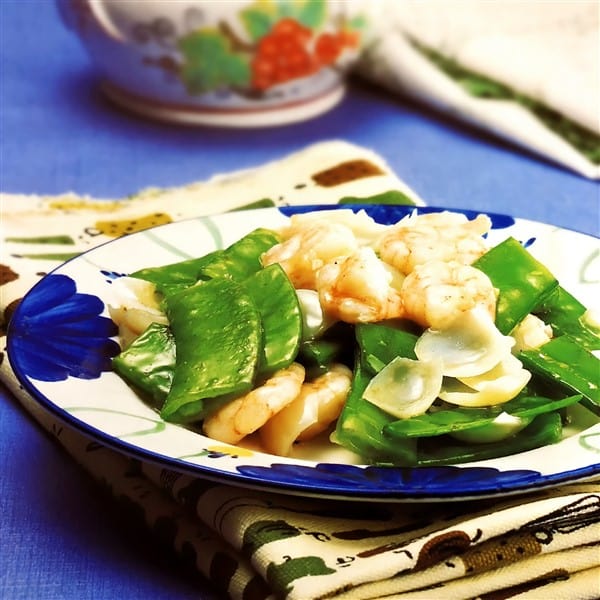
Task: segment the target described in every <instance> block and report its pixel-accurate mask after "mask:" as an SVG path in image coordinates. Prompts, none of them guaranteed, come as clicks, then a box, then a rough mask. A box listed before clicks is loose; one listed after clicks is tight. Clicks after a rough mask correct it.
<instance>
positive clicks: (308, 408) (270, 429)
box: [259, 364, 352, 456]
mask: <svg viewBox="0 0 600 600" xmlns="http://www.w3.org/2000/svg"><path fill="white" fill-rule="evenodd" d="M351 382H352V371H351V370H350V369H349V368H348V367H346V366H344V365H342V364H335V365H333V366H332V367H331V369H330V370H329V371H328V372H327V373H324V374H323V375H321V376H320V377H317V378H316V379H315V380H313V381H310V382H306V383H304V384H302V390H301V392H300V394H299V395H298V397H297V398H296V399H295V400H294V401H293V402H291V403H290V404H288V405H287V406H286V407H285V408H283V409H282V410H280V411H279V412H278V413H277V414H276V415H275V416H274V417H273V418H272V419H270V420H269V421H267V422H266V423H265V424H264V425H263V426H262V427H261V429H260V431H259V434H260V439H261V442H262V444H263V447H264V448H265V450H267V452H270V453H271V454H276V455H278V456H287V455H288V454H289V452H290V449H291V447H292V444H293V443H294V442H295V441H308V440H311V439H312V438H314V437H315V436H317V435H318V434H319V433H322V432H323V431H325V430H326V429H327V428H328V427H329V426H330V425H331V423H333V422H334V421H335V420H336V419H337V418H338V417H339V415H340V413H341V412H342V408H343V406H344V403H345V402H346V398H347V397H348V393H349V391H350V384H351Z"/></svg>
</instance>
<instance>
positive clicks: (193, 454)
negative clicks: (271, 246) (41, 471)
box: [8, 206, 600, 501]
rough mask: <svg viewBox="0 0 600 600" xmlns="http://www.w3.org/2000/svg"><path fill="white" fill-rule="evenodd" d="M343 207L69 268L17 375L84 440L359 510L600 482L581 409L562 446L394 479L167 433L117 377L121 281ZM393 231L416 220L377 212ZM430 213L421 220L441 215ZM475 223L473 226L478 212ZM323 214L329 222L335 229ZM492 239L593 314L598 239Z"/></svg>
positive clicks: (532, 235) (21, 315)
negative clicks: (110, 313)
mask: <svg viewBox="0 0 600 600" xmlns="http://www.w3.org/2000/svg"><path fill="white" fill-rule="evenodd" d="M316 208H318V209H319V210H323V211H328V210H336V208H333V207H331V206H327V207H325V206H323V207H294V208H291V207H289V208H285V209H277V208H267V209H259V210H254V211H242V212H233V213H228V214H224V215H218V216H211V217H202V218H197V219H192V220H188V221H183V222H179V223H172V224H169V225H164V226H161V227H157V228H154V229H149V230H146V231H142V232H140V233H136V234H133V235H129V236H126V237H123V238H120V239H118V240H115V241H113V242H110V243H108V244H105V245H103V246H100V247H98V248H95V249H94V250H91V251H89V252H87V253H85V254H82V255H81V256H79V257H77V258H75V259H73V260H71V261H69V262H67V263H65V264H64V265H62V266H61V267H59V268H58V269H56V270H55V271H54V272H53V273H51V274H50V275H48V276H47V277H45V278H44V279H43V280H42V281H40V283H39V284H38V285H36V286H35V287H34V288H33V289H32V290H31V291H30V292H29V294H28V295H27V296H26V298H25V299H24V300H23V301H22V302H21V304H20V306H19V308H18V310H17V311H16V313H15V315H14V317H13V319H12V321H11V326H10V330H9V336H8V353H9V357H10V361H11V364H12V366H13V369H14V371H15V373H16V375H17V377H18V378H19V380H20V381H21V383H22V384H23V385H24V386H25V388H26V389H27V390H28V391H29V392H30V393H31V394H32V395H33V396H34V398H35V399H36V400H37V401H38V402H39V403H40V404H41V405H42V406H43V407H45V408H46V409H47V410H49V411H51V412H53V413H55V414H56V415H57V416H59V417H60V418H61V419H62V420H64V421H66V422H67V423H69V424H70V425H71V426H72V427H74V428H76V429H77V430H79V431H80V432H81V433H83V434H85V435H87V436H90V437H92V438H95V439H96V440H97V441H99V442H101V443H103V444H105V445H107V446H110V447H113V448H116V449H117V450H120V451H122V452H124V453H127V454H129V455H132V456H135V457H138V458H140V459H141V460H147V461H152V462H155V463H160V464H162V465H164V466H167V467H169V468H172V469H174V470H178V471H182V472H186V473H188V474H192V475H196V476H201V477H206V478H210V479H214V480H218V481H222V482H229V483H234V484H237V485H243V486H249V487H255V488H260V489H268V490H271V491H279V492H285V493H294V494H302V495H312V496H319V497H328V498H351V499H354V500H370V501H374V500H392V499H393V500H414V499H427V500H442V499H446V500H447V499H453V500H458V499H467V498H474V497H486V496H498V495H504V494H514V493H520V492H524V491H531V490H534V489H541V488H545V487H552V486H555V485H559V484H564V483H568V482H574V481H581V480H587V479H590V478H592V477H597V476H599V475H600V424H599V423H598V422H597V421H598V419H597V418H596V417H595V416H594V415H593V414H592V413H591V412H589V411H587V410H585V409H583V408H581V409H580V411H579V412H578V413H576V414H575V420H574V423H573V424H572V425H571V426H570V428H569V429H568V430H567V431H566V432H565V434H566V435H565V438H564V439H563V441H561V442H559V443H558V444H554V445H551V446H546V447H543V448H539V449H536V450H532V451H529V452H524V453H521V454H516V455H512V456H507V457H504V458H498V459H494V460H488V461H482V462H478V463H468V464H463V465H460V466H446V467H426V468H392V467H377V466H369V465H363V464H356V461H355V459H354V460H352V459H350V455H349V454H347V453H346V452H345V451H343V450H341V449H337V448H336V447H334V446H331V447H330V446H329V445H328V444H323V445H320V446H315V447H313V448H309V449H308V450H305V451H304V454H302V455H300V454H299V455H296V456H292V457H287V458H281V457H276V456H272V455H268V454H264V453H261V452H259V451H255V450H252V449H248V448H239V447H233V446H227V445H224V444H222V443H220V442H215V441H214V440H212V439H209V438H207V437H205V436H203V435H201V434H199V433H198V432H196V431H193V430H191V429H186V428H184V427H182V426H178V425H173V424H170V423H166V422H164V421H162V420H161V419H160V417H159V416H158V415H157V413H156V411H154V410H153V409H152V408H150V407H149V406H148V405H147V404H145V403H144V402H143V401H142V400H141V399H140V398H139V397H138V395H136V394H135V393H134V392H133V391H132V390H131V389H130V388H129V387H128V386H127V385H126V384H125V382H124V381H123V380H122V379H121V378H120V377H119V376H117V375H116V374H115V373H114V372H112V371H111V369H110V357H111V356H112V355H113V354H114V353H115V350H116V342H115V341H114V339H111V336H113V335H114V329H113V326H112V322H111V321H110V320H109V319H108V318H107V310H106V304H107V302H108V300H109V298H110V297H111V284H112V281H114V279H115V278H116V277H119V276H121V275H125V274H128V273H131V272H133V271H135V270H137V269H140V268H143V267H148V266H158V265H162V264H168V263H172V262H176V261H178V260H184V259H186V258H191V257H195V256H201V255H203V254H205V253H207V252H209V251H211V250H214V249H216V248H222V247H225V246H227V245H229V244H230V243H232V242H234V241H235V240H237V239H239V238H240V237H241V236H242V235H244V234H245V233H247V232H249V231H250V230H252V229H254V228H256V227H273V228H275V227H279V226H281V225H283V224H284V223H285V221H286V219H287V217H286V215H289V214H291V213H293V212H301V211H306V210H309V209H311V210H312V209H316ZM366 208H367V211H368V212H369V213H370V214H371V215H372V216H373V217H374V218H375V219H376V220H378V221H380V222H382V223H391V222H396V221H397V220H399V219H400V218H402V217H403V216H404V215H406V214H408V213H409V212H411V211H413V210H415V209H414V207H406V206H371V207H366ZM439 210H442V209H439V208H432V207H428V208H419V209H418V211H419V212H428V211H439ZM457 212H465V214H467V215H468V216H469V217H470V218H472V217H473V216H474V214H475V213H473V212H472V211H457ZM327 214H328V213H327V212H323V218H327ZM490 217H491V218H492V221H493V229H492V231H491V232H490V235H489V238H490V241H491V243H493V244H495V243H497V242H499V241H501V240H502V239H504V238H506V237H507V236H509V235H510V236H513V237H515V238H516V239H518V240H519V241H521V242H522V243H524V244H526V245H527V247H528V249H529V250H530V251H531V253H532V254H534V255H535V256H536V257H537V258H538V259H540V260H542V261H543V262H544V264H546V266H548V267H549V268H550V270H551V271H553V273H554V274H555V275H556V276H557V277H558V279H559V281H560V282H561V284H562V285H563V287H565V288H566V289H567V290H569V291H570V292H571V293H572V294H574V295H575V296H576V297H577V298H578V299H579V300H581V301H582V302H583V303H585V304H586V305H588V306H591V305H592V303H593V302H597V300H596V299H595V297H594V296H595V292H597V291H598V290H597V282H598V267H599V262H600V259H599V252H598V249H599V242H598V239H596V238H593V237H590V236H586V235H583V234H579V233H576V232H573V231H569V230H564V229H560V228H557V227H551V226H548V225H544V224H541V223H537V222H531V221H525V220H519V219H513V218H512V217H509V216H505V215H494V214H491V215H490Z"/></svg>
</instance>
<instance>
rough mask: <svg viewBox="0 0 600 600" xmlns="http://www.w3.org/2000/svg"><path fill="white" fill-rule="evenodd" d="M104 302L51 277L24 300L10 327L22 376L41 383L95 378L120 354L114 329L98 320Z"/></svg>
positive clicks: (69, 282)
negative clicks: (73, 378) (77, 378)
mask: <svg viewBox="0 0 600 600" xmlns="http://www.w3.org/2000/svg"><path fill="white" fill-rule="evenodd" d="M103 310H104V303H103V302H102V301H101V300H100V298H98V297H97V296H93V295H91V294H80V293H78V292H77V288H76V285H75V282H74V281H73V280H72V279H71V278H70V277H67V276H65V275H48V276H47V277H45V278H44V279H42V280H41V281H40V283H39V284H38V285H36V286H35V287H34V288H33V290H32V291H31V292H30V293H29V294H28V295H27V296H26V297H25V298H24V299H23V300H22V301H21V303H20V305H19V308H18V318H17V320H16V324H15V326H14V327H12V328H11V352H12V353H13V354H17V355H18V356H19V361H20V368H21V371H22V372H23V373H24V374H25V375H27V376H29V377H32V378H34V379H38V380H40V381H64V380H65V379H67V378H68V377H79V378H82V379H97V378H99V377H100V375H101V373H102V372H103V371H110V370H111V358H112V357H113V356H115V355H116V354H117V353H118V352H119V351H120V348H119V345H118V344H117V343H116V342H115V341H114V340H112V339H110V338H111V337H112V336H114V335H115V334H116V332H117V328H116V326H115V324H114V323H113V322H112V321H111V320H110V319H109V318H107V317H102V316H100V313H102V311H103Z"/></svg>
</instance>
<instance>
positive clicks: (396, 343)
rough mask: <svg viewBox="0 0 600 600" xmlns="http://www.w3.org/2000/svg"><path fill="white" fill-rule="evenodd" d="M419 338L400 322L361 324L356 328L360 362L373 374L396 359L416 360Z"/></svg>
mask: <svg viewBox="0 0 600 600" xmlns="http://www.w3.org/2000/svg"><path fill="white" fill-rule="evenodd" d="M417 339H418V336H417V335H416V334H414V333H412V332H411V331H409V330H408V329H406V328H403V327H401V326H400V323H398V322H387V323H385V322H381V323H360V324H358V325H357V326H356V340H357V342H358V347H359V350H360V360H361V363H362V365H363V367H365V368H366V369H367V370H368V371H370V372H371V373H372V374H375V373H378V372H379V371H381V369H382V368H383V367H384V366H385V365H387V364H388V363H390V362H391V361H392V360H393V359H394V358H396V357H398V356H403V357H404V358H412V359H415V358H416V356H415V344H416V343H417Z"/></svg>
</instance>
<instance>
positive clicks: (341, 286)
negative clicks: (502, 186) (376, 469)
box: [110, 209, 600, 466]
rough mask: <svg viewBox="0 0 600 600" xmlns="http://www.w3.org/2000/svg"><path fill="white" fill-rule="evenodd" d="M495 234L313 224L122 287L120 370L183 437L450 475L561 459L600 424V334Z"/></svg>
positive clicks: (433, 223) (132, 279) (484, 222)
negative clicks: (573, 415)
mask: <svg viewBox="0 0 600 600" xmlns="http://www.w3.org/2000/svg"><path fill="white" fill-rule="evenodd" d="M490 228H491V221H490V219H489V218H488V217H487V216H486V215H479V216H476V217H475V218H473V219H471V220H470V219H468V218H467V217H466V216H465V215H464V214H462V213H454V212H450V211H441V212H426V211H425V212H423V213H422V214H420V213H418V212H417V211H415V212H414V213H413V214H411V215H409V216H407V217H405V218H403V219H401V220H400V221H399V222H397V223H395V224H393V225H382V224H380V223H377V222H375V221H374V220H373V219H372V218H371V217H369V216H368V215H367V214H366V213H365V212H364V211H361V210H359V211H358V212H354V211H352V210H349V209H348V210H334V211H330V212H328V213H327V217H326V218H324V213H323V212H320V211H314V212H308V213H301V214H295V215H293V216H291V217H290V218H289V219H288V222H287V225H286V226H285V227H283V228H281V229H280V230H278V231H273V230H269V229H261V228H258V229H255V230H254V231H251V232H250V233H248V234H247V235H245V236H244V237H242V238H241V239H240V240H238V241H237V242H235V243H234V244H232V245H230V246H229V247H227V248H225V249H222V250H215V251H213V252H210V253H209V254H207V255H205V256H201V257H198V258H194V259H191V260H186V261H181V262H177V263H173V264H169V265H164V266H157V267H152V266H149V267H147V268H144V269H141V270H139V271H137V272H135V273H131V274H130V275H129V276H127V277H122V278H120V279H117V280H116V281H115V282H114V284H113V287H114V290H115V300H114V303H113V305H111V306H110V313H111V316H112V318H113V320H114V321H115V323H117V325H118V326H119V331H120V333H121V347H122V350H121V352H120V354H119V355H118V356H116V357H115V358H114V359H113V366H114V369H115V371H116V372H117V373H118V374H119V375H120V376H121V377H123V378H124V379H125V380H126V381H127V382H128V383H129V384H130V385H131V386H132V387H133V388H134V389H136V390H137V391H138V392H139V393H140V394H141V395H143V397H144V398H146V399H148V401H149V402H151V403H152V404H153V405H154V406H155V407H156V409H157V410H159V411H160V414H161V416H162V417H163V419H165V420H166V421H171V422H174V423H180V424H182V425H190V426H194V427H200V428H201V429H202V431H203V433H204V434H205V435H207V436H208V437H211V438H213V439H215V440H219V441H222V442H225V443H229V444H246V443H249V442H252V443H254V444H256V445H258V446H259V447H260V448H262V449H263V450H265V451H267V452H269V453H271V454H277V455H282V456H285V455H288V454H290V453H292V452H293V451H294V448H295V447H296V446H297V445H302V444H307V443H310V441H311V440H319V439H320V440H323V439H328V440H329V441H330V442H331V443H333V444H337V445H340V446H343V447H344V448H346V449H347V450H350V451H351V452H353V453H355V454H357V455H358V456H359V457H360V459H361V460H362V461H363V462H367V463H376V464H393V465H400V466H420V465H441V464H453V463H461V462H467V461H474V460H484V459H488V458H495V457H498V456H503V455H507V454H512V453H516V452H521V451H525V450H529V449H533V448H536V447H539V446H542V445H546V444H550V443H554V442H556V441H558V440H560V439H561V437H562V435H563V425H564V423H565V422H566V421H567V420H568V418H569V417H568V412H567V410H566V409H567V408H568V407H570V406H574V405H576V404H580V405H582V406H583V407H585V408H586V409H589V410H591V411H593V412H595V413H597V414H600V393H599V390H598V381H597V380H598V377H597V375H598V369H599V366H600V362H599V359H598V358H597V357H596V356H595V355H594V352H596V351H597V350H599V349H600V333H599V329H598V327H597V324H594V323H593V321H592V320H591V319H589V318H586V317H587V316H588V312H587V311H586V307H585V306H583V305H582V304H581V303H580V302H579V301H578V300H577V299H575V298H574V297H573V296H572V295H570V294H569V293H568V292H567V291H566V290H565V289H563V288H562V287H561V285H560V284H559V282H558V281H557V280H556V278H555V277H554V276H553V274H552V273H551V272H550V271H549V270H548V269H547V268H546V267H545V266H544V265H542V264H541V263H540V262H539V261H538V260H536V259H535V258H534V257H533V256H532V255H531V254H530V253H529V252H528V251H527V250H526V249H525V248H524V247H523V245H522V244H521V243H519V242H518V241H517V240H515V239H513V238H511V237H509V238H507V239H506V240H504V241H502V242H501V243H499V244H497V245H496V246H494V247H489V244H488V241H487V233H488V232H489V230H490Z"/></svg>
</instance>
